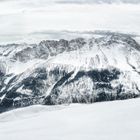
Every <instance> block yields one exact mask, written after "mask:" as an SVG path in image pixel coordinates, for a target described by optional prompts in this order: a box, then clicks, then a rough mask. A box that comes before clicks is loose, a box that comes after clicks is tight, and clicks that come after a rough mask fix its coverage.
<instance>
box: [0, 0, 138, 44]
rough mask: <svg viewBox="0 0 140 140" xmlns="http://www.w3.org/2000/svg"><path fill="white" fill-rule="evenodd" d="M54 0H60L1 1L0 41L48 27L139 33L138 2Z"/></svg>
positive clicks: (49, 28) (45, 29) (46, 29)
mask: <svg viewBox="0 0 140 140" xmlns="http://www.w3.org/2000/svg"><path fill="white" fill-rule="evenodd" d="M54 1H57V2H58V1H60V0H2V1H1V2H0V42H1V43H3V42H8V41H16V40H20V39H21V38H24V37H25V36H26V35H27V34H32V33H34V32H42V31H48V30H58V31H61V30H72V31H86V30H90V31H91V30H92V31H94V30H111V31H120V32H130V33H137V34H139V32H140V26H139V25H140V18H139V17H140V5H139V4H137V5H136V4H115V3H114V4H111V5H110V4H89V2H90V1H91V0H88V1H87V3H86V2H85V1H84V3H82V4H77V3H73V4H69V3H65V4H64V3H63V4H62V3H61V4H60V3H57V2H54ZM69 1H70V0H69ZM77 1H79V0H77ZM77 1H76V2H77ZM21 36H22V37H21Z"/></svg>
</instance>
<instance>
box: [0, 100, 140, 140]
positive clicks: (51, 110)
mask: <svg viewBox="0 0 140 140" xmlns="http://www.w3.org/2000/svg"><path fill="white" fill-rule="evenodd" d="M139 108H140V99H131V100H126V101H114V102H102V103H95V104H88V105H82V104H73V105H70V106H64V105H63V106H31V107H27V108H23V109H17V110H14V111H10V112H6V113H3V114H1V115H0V139H1V140H94V139H95V140H132V139H134V140H139V139H140V133H139V130H140V109H139Z"/></svg>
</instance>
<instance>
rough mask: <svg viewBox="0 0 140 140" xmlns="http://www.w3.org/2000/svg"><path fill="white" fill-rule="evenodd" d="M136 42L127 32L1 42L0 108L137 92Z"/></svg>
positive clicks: (139, 89) (129, 95)
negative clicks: (67, 38) (66, 38)
mask: <svg viewBox="0 0 140 140" xmlns="http://www.w3.org/2000/svg"><path fill="white" fill-rule="evenodd" d="M139 60H140V45H139V44H138V43H137V42H136V41H135V39H134V38H133V37H131V36H129V35H125V34H118V33H110V34H102V35H101V34H100V35H96V36H95V35H93V36H92V37H91V38H76V39H72V40H64V39H61V40H59V41H56V40H44V41H41V42H40V43H39V44H9V45H1V46H0V75H1V77H0V112H2V111H5V110H9V109H11V108H17V107H24V106H29V105H33V104H46V105H56V104H69V103H92V102H97V101H110V100H119V99H128V98H136V97H139V95H140V80H139V79H140V61H139Z"/></svg>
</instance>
